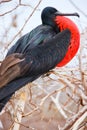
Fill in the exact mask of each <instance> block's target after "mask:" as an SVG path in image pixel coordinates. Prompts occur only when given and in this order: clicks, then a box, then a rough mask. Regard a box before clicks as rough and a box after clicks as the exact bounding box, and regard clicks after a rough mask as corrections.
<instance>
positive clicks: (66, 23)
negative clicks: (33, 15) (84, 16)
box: [55, 16, 80, 67]
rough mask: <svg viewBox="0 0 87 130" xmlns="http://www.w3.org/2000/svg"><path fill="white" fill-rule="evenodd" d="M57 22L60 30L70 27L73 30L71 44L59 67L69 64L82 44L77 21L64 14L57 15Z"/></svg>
mask: <svg viewBox="0 0 87 130" xmlns="http://www.w3.org/2000/svg"><path fill="white" fill-rule="evenodd" d="M55 22H56V24H57V26H58V27H59V29H60V32H61V31H63V30H65V29H69V30H70V32H71V40H70V45H69V47H68V51H67V53H66V55H65V57H64V59H63V60H62V61H61V62H60V63H59V64H58V65H57V66H58V67H61V66H64V65H65V64H67V63H68V62H69V61H70V60H71V59H72V58H73V57H74V56H75V54H76V53H77V51H78V48H79V45H80V33H79V30H78V28H77V26H76V25H75V23H74V22H73V21H72V20H70V19H69V18H66V17H63V16H57V17H56V18H55Z"/></svg>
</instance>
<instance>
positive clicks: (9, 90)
mask: <svg viewBox="0 0 87 130" xmlns="http://www.w3.org/2000/svg"><path fill="white" fill-rule="evenodd" d="M38 77H39V76H37V77H36V76H35V77H34V76H33V77H25V78H20V79H16V80H14V81H12V82H11V83H9V84H7V85H6V86H5V87H3V88H0V111H1V110H2V108H3V107H4V106H5V104H6V103H7V102H8V101H9V99H10V97H11V96H12V95H13V93H15V91H17V90H19V89H20V88H21V87H22V86H24V85H26V84H27V83H29V82H32V81H33V80H35V79H37V78H38Z"/></svg>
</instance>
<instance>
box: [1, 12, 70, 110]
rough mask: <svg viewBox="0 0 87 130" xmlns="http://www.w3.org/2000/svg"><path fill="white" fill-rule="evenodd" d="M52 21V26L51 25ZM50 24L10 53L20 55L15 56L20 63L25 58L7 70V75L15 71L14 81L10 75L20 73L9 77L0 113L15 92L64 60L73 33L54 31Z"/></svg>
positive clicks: (8, 54) (27, 35)
mask: <svg viewBox="0 0 87 130" xmlns="http://www.w3.org/2000/svg"><path fill="white" fill-rule="evenodd" d="M54 12H55V11H54ZM52 16H53V14H52ZM52 22H53V21H52ZM52 22H50V23H51V24H52ZM45 24H46V23H45ZM51 24H49V25H48V22H47V25H44V24H42V25H40V26H38V27H36V28H35V29H34V30H32V31H31V32H30V33H28V34H26V35H25V36H23V37H22V38H20V39H19V40H18V41H17V43H16V44H15V45H14V46H13V47H12V48H11V49H10V50H9V51H8V53H7V57H8V56H13V55H12V54H14V53H18V54H17V55H16V56H13V57H14V58H15V57H16V58H18V59H19V60H20V59H23V61H21V62H19V63H17V64H15V65H13V66H12V67H8V69H7V71H6V73H7V72H9V71H10V70H11V69H12V71H11V72H10V77H11V78H12V76H13V75H12V76H11V74H14V72H16V71H17V70H16V67H17V68H18V71H17V73H16V76H13V79H11V80H10V79H9V76H8V75H7V79H8V80H9V82H7V85H4V86H3V85H2V86H1V88H0V104H1V106H0V110H2V108H3V106H4V105H5V104H6V102H7V101H8V100H9V98H10V97H11V96H12V94H13V93H14V92H15V91H16V90H18V89H20V88H21V87H22V86H24V85H25V84H27V83H28V82H32V81H33V80H35V79H37V78H38V77H39V76H41V75H42V74H44V73H46V72H48V71H49V70H51V69H53V68H54V67H55V66H56V65H57V63H59V62H60V61H61V60H62V59H63V58H64V56H65V54H66V52H67V49H68V46H69V42H70V35H71V33H70V31H69V30H68V29H66V30H64V31H62V32H61V33H59V29H58V27H57V28H56V29H55V27H56V25H55V24H54V25H53V26H52V25H51ZM20 55H21V56H20ZM20 57H21V58H20ZM14 67H15V69H14ZM1 73H2V75H3V77H4V74H3V73H5V72H1ZM2 79H3V78H2ZM7 79H6V80H7ZM2 104H3V105H2Z"/></svg>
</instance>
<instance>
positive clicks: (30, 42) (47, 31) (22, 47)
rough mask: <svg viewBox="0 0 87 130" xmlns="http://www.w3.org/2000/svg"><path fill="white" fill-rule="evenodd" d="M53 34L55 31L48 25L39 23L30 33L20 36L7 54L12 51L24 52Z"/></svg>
mask: <svg viewBox="0 0 87 130" xmlns="http://www.w3.org/2000/svg"><path fill="white" fill-rule="evenodd" d="M54 35H55V31H54V30H53V29H52V27H50V26H47V25H45V26H43V25H39V26H38V27H36V28H35V29H33V30H32V31H31V32H30V33H27V34H25V35H24V36H22V37H21V38H20V39H19V40H18V41H17V42H16V43H15V44H14V45H13V46H12V47H11V48H10V49H9V51H8V53H7V56H8V55H10V54H13V53H25V52H26V51H28V50H29V49H31V48H33V47H35V46H37V45H39V44H41V43H43V41H45V40H46V39H49V38H51V37H53V36H54Z"/></svg>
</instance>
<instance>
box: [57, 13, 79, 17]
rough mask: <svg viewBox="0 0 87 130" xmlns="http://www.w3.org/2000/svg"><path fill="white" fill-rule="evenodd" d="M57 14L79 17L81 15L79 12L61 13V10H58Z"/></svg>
mask: <svg viewBox="0 0 87 130" xmlns="http://www.w3.org/2000/svg"><path fill="white" fill-rule="evenodd" d="M55 15H57V16H77V17H80V15H79V14H78V13H70V14H68V13H61V12H56V13H55Z"/></svg>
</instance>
